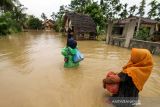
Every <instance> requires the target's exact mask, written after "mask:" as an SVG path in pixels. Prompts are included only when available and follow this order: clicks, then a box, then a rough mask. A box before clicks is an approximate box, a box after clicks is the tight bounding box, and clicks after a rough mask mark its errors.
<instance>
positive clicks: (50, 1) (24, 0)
mask: <svg viewBox="0 0 160 107" xmlns="http://www.w3.org/2000/svg"><path fill="white" fill-rule="evenodd" d="M19 1H20V2H21V4H23V5H24V6H25V7H27V8H28V9H27V11H26V12H27V13H28V14H33V15H35V16H36V17H39V18H40V17H41V14H42V12H44V13H45V14H46V15H47V17H49V18H50V15H51V14H52V12H58V11H59V7H60V6H61V5H68V4H69V3H70V1H71V0H19ZM94 1H100V0H94ZM140 1H141V0H121V3H123V4H125V3H128V6H132V5H134V4H136V5H137V6H139V4H140ZM150 1H152V0H146V3H147V4H148V3H149V2H150ZM157 1H158V2H160V0H157ZM148 10H149V7H147V6H146V12H148Z"/></svg>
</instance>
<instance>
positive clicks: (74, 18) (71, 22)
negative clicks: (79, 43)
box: [64, 13, 96, 40]
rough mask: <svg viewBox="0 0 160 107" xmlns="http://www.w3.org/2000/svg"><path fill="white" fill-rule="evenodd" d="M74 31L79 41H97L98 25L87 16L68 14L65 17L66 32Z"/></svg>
mask: <svg viewBox="0 0 160 107" xmlns="http://www.w3.org/2000/svg"><path fill="white" fill-rule="evenodd" d="M69 28H70V29H72V30H73V31H74V36H75V38H76V39H77V40H84V39H92V40H93V39H96V24H95V23H94V21H93V19H92V18H91V17H90V16H88V15H85V14H79V13H66V14H65V16H64V30H65V32H67V31H68V29H69Z"/></svg>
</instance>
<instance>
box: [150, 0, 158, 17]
mask: <svg viewBox="0 0 160 107" xmlns="http://www.w3.org/2000/svg"><path fill="white" fill-rule="evenodd" d="M149 5H150V6H151V9H150V11H149V12H148V17H149V18H153V17H155V16H157V9H158V3H157V1H156V0H153V1H152V2H150V3H149Z"/></svg>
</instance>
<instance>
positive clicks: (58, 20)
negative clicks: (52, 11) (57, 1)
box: [54, 5, 66, 32]
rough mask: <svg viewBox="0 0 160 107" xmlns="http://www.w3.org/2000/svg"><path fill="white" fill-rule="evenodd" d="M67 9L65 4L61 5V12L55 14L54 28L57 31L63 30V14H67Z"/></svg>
mask: <svg viewBox="0 0 160 107" xmlns="http://www.w3.org/2000/svg"><path fill="white" fill-rule="evenodd" d="M65 12H66V9H65V7H64V5H62V6H60V9H59V12H58V13H57V14H56V15H55V19H56V22H55V25H54V29H55V31H56V32H61V31H62V30H63V29H62V28H63V15H64V14H65Z"/></svg>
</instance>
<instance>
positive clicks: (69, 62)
mask: <svg viewBox="0 0 160 107" xmlns="http://www.w3.org/2000/svg"><path fill="white" fill-rule="evenodd" d="M76 52H77V42H76V40H74V38H73V31H72V30H70V29H69V31H68V37H67V45H66V47H65V48H63V49H62V51H61V53H62V55H63V56H64V61H65V63H64V67H66V68H72V67H77V66H79V62H73V56H74V55H75V54H76Z"/></svg>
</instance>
